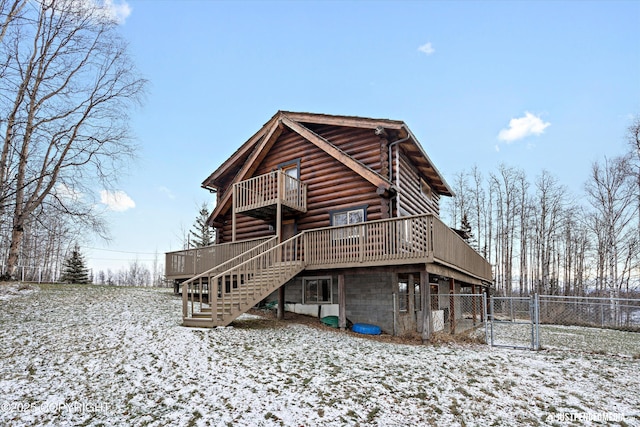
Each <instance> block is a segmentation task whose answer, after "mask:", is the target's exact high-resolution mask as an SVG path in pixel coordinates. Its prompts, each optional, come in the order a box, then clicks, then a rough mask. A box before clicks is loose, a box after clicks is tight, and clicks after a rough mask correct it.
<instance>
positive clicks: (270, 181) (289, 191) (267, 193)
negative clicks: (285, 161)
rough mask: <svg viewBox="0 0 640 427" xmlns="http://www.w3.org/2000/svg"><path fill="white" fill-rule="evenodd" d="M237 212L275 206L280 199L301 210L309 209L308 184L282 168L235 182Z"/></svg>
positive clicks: (281, 201)
mask: <svg viewBox="0 0 640 427" xmlns="http://www.w3.org/2000/svg"><path fill="white" fill-rule="evenodd" d="M233 191H234V194H235V207H236V212H246V211H250V210H255V209H261V208H264V207H267V206H273V205H275V204H277V203H278V201H280V203H282V204H283V205H285V206H288V207H290V208H292V209H295V210H297V211H300V212H306V211H307V185H306V184H305V183H304V182H302V181H300V180H298V179H295V178H293V177H291V176H289V175H287V174H286V173H284V172H283V171H281V170H277V171H273V172H270V173H267V174H264V175H259V176H256V177H253V178H250V179H247V180H245V181H240V182H237V183H235V184H233Z"/></svg>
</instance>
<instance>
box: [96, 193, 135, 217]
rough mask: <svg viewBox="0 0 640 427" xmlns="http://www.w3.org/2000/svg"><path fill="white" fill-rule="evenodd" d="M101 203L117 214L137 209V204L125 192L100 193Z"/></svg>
mask: <svg viewBox="0 0 640 427" xmlns="http://www.w3.org/2000/svg"><path fill="white" fill-rule="evenodd" d="M100 202H101V203H103V204H105V205H107V208H109V210H112V211H116V212H124V211H126V210H128V209H133V208H135V207H136V202H134V201H133V199H132V198H131V197H129V195H128V194H127V193H125V192H124V191H120V190H118V191H107V190H102V191H100Z"/></svg>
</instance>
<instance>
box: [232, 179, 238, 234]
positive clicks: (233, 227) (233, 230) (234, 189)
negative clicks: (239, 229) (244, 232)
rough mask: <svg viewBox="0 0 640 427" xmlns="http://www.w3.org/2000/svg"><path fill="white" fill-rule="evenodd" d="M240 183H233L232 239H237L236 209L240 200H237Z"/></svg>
mask: <svg viewBox="0 0 640 427" xmlns="http://www.w3.org/2000/svg"><path fill="white" fill-rule="evenodd" d="M237 189H238V184H237V183H236V184H233V189H232V190H231V191H232V200H233V206H232V207H231V241H232V242H235V241H236V211H237V210H238V200H237V195H236V192H237Z"/></svg>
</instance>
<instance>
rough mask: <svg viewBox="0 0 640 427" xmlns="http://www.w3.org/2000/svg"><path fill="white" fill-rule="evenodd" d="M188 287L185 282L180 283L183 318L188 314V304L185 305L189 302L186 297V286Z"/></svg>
mask: <svg viewBox="0 0 640 427" xmlns="http://www.w3.org/2000/svg"><path fill="white" fill-rule="evenodd" d="M188 287H189V285H188V284H186V283H183V284H182V317H183V318H185V317H187V316H189V306H188V305H187V304H189V302H188V298H187V288H188Z"/></svg>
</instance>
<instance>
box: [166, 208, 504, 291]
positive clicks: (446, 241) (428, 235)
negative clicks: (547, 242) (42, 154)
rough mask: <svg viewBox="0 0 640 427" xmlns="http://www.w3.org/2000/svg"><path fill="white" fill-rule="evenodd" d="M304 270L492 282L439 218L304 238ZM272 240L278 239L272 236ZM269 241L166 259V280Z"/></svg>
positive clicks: (307, 234) (477, 256) (319, 232)
mask: <svg viewBox="0 0 640 427" xmlns="http://www.w3.org/2000/svg"><path fill="white" fill-rule="evenodd" d="M299 236H300V243H299V244H298V246H299V247H296V249H295V250H296V251H300V254H301V256H302V258H301V261H302V262H303V263H304V267H305V269H309V270H319V269H333V268H348V267H373V266H385V265H399V264H416V263H436V264H441V265H444V266H447V267H450V268H453V269H455V270H458V271H460V272H463V273H465V274H467V275H469V276H471V277H474V278H477V279H480V280H483V281H487V282H490V281H491V280H492V273H491V265H490V264H489V263H488V262H487V261H486V260H485V259H484V258H483V257H482V256H480V254H478V253H477V252H476V251H475V250H473V248H471V247H470V246H469V245H468V244H467V243H466V242H465V241H464V240H462V239H461V238H460V236H458V234H457V233H455V232H454V231H453V230H451V229H450V228H449V227H447V226H446V225H445V224H444V223H443V222H442V221H441V220H440V219H439V218H437V217H436V216H434V215H431V214H426V215H416V216H408V217H401V218H393V219H386V220H378V221H369V222H364V223H361V224H357V225H351V226H339V227H326V228H320V229H314V230H309V231H303V232H302V233H300V235H299ZM272 238H273V237H272ZM267 240H269V238H263V239H255V240H249V241H241V242H236V243H226V244H223V245H213V246H208V247H204V248H198V249H190V250H185V251H175V252H169V253H167V254H166V264H165V265H166V277H167V279H186V278H192V277H195V276H197V275H200V274H202V273H205V272H207V271H208V270H210V269H212V268H214V267H216V266H220V265H221V264H223V263H224V262H226V261H228V260H230V259H233V258H234V257H235V256H237V255H240V254H242V253H244V252H245V251H248V250H249V249H252V248H254V247H256V246H258V245H260V244H263V243H265V242H266V241H267Z"/></svg>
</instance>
